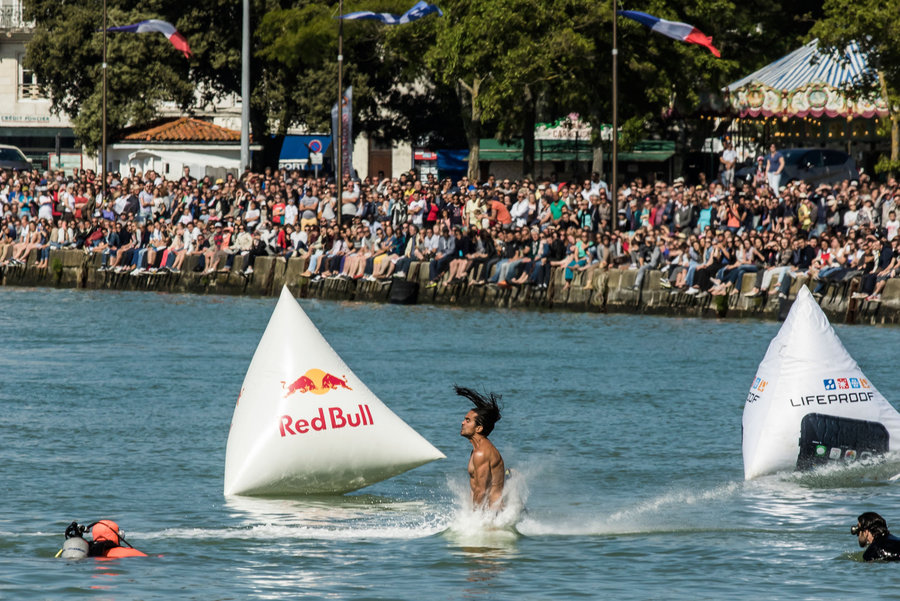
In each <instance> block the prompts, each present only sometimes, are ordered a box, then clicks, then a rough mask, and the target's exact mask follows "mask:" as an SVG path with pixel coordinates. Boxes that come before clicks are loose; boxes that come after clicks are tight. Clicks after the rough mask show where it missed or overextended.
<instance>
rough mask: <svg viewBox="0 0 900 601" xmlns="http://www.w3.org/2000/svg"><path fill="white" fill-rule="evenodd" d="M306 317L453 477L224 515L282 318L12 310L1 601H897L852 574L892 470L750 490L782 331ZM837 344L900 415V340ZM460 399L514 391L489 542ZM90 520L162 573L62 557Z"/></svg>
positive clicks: (364, 315)
mask: <svg viewBox="0 0 900 601" xmlns="http://www.w3.org/2000/svg"><path fill="white" fill-rule="evenodd" d="M302 305H303V307H304V309H305V310H306V311H307V312H308V313H309V315H310V317H311V318H312V319H313V321H315V322H316V324H318V326H319V328H320V330H321V331H322V332H323V334H324V335H325V336H326V338H328V340H329V341H330V342H331V343H332V345H333V346H334V348H335V349H336V350H337V351H338V353H340V354H341V355H342V356H343V357H344V359H345V360H346V361H347V363H348V364H349V365H350V366H351V367H352V368H353V369H354V371H355V372H356V374H357V375H358V376H359V377H360V378H361V379H362V380H363V381H365V382H366V384H367V385H368V386H369V388H371V389H372V390H373V391H374V392H375V393H376V394H378V395H379V396H380V397H381V398H382V400H384V401H385V403H387V404H388V405H389V406H390V407H391V408H392V409H393V410H394V411H395V412H396V413H397V414H399V415H400V416H401V417H403V418H404V419H405V420H406V421H407V422H408V423H410V424H411V425H412V426H413V427H414V428H416V429H417V430H418V431H419V432H421V433H422V434H423V435H424V436H425V437H426V438H428V439H429V440H430V441H431V442H432V443H434V444H435V445H436V446H437V447H438V448H440V449H441V450H442V451H444V452H445V453H446V454H447V459H446V460H444V461H439V462H435V463H432V464H429V465H427V466H424V467H421V468H419V469H416V470H413V471H411V472H408V473H406V474H404V475H402V476H399V477H397V478H394V479H392V480H389V481H387V482H382V483H380V484H377V485H375V486H372V487H370V488H368V489H365V490H362V491H359V492H357V493H354V494H349V495H345V496H342V497H317V498H308V499H303V498H301V499H251V498H237V499H228V500H226V499H225V498H224V497H223V496H222V476H223V465H224V455H225V441H226V437H227V433H228V426H229V423H230V421H231V414H232V411H233V408H234V402H235V398H236V397H237V394H238V391H239V390H240V385H241V382H242V380H243V377H244V373H245V370H246V368H247V366H248V365H249V362H250V358H251V356H252V354H253V351H254V349H255V347H256V344H257V342H258V341H259V338H260V337H261V335H262V332H263V330H264V329H265V325H266V323H267V321H268V319H269V316H270V314H271V312H272V310H273V309H274V307H275V299H274V298H269V299H246V298H224V297H200V296H177V295H160V294H153V293H113V292H83V291H50V290H30V289H10V288H3V289H0V307H2V311H0V409H2V410H0V457H2V468H0V469H2V475H3V479H2V490H0V501H2V502H0V598H4V599H60V598H97V599H112V600H119V599H295V598H301V597H309V598H315V599H319V598H333V599H470V598H476V599H479V598H483V599H516V600H520V599H547V598H558V599H577V598H598V599H602V598H615V599H696V598H704V599H724V598H746V599H756V598H762V597H767V598H783V599H846V598H849V597H855V596H857V595H858V594H859V593H860V592H862V591H868V592H869V593H871V591H875V590H880V591H881V592H880V593H879V594H877V595H876V596H879V597H882V598H884V597H889V596H890V595H892V594H893V595H894V596H900V594H898V593H896V592H895V591H896V587H895V583H896V581H897V571H896V570H897V569H900V568H898V567H897V566H891V565H867V564H863V563H859V562H858V561H856V560H858V557H859V550H858V547H856V540H855V537H852V536H851V535H850V534H849V532H848V530H849V527H850V525H851V524H852V523H855V516H856V515H857V514H858V513H861V512H862V511H867V510H875V511H879V512H881V513H882V514H883V515H885V517H886V518H887V520H888V524H889V525H891V524H894V525H895V526H896V530H898V531H900V503H898V501H900V489H898V486H900V484H894V483H887V479H888V478H889V477H890V476H891V475H893V474H895V473H897V472H898V471H900V463H895V464H892V465H888V466H882V467H877V468H868V469H856V470H849V471H838V472H831V473H826V474H817V475H806V476H797V475H783V476H773V477H769V478H763V479H760V480H757V481H754V482H750V483H745V482H744V481H743V474H742V464H741V452H740V440H741V413H742V411H743V400H744V398H745V396H746V392H747V388H748V385H749V382H750V379H751V377H752V376H753V375H754V373H755V371H756V367H757V364H758V363H759V361H760V360H761V359H762V356H763V354H764V353H765V350H766V347H767V345H768V342H769V340H770V339H771V337H772V336H774V335H775V333H776V331H777V329H778V324H776V323H768V322H738V321H723V322H717V321H710V320H690V319H672V318H654V317H643V316H625V315H587V314H584V315H582V314H569V313H534V312H517V311H473V310H458V309H446V308H435V307H413V308H408V307H394V306H384V305H358V304H336V303H326V302H316V301H303V302H302ZM838 333H839V335H840V336H841V338H842V339H843V341H844V344H845V345H846V346H847V348H848V350H849V351H850V353H851V354H852V355H853V356H854V357H855V358H856V360H857V361H858V362H859V363H860V365H861V367H862V369H863V371H864V372H865V373H866V374H867V376H868V377H869V378H870V379H871V380H872V381H873V382H874V383H875V385H876V386H878V388H879V389H880V390H881V392H882V393H883V394H884V395H885V396H886V397H887V398H888V399H890V400H892V401H893V402H895V403H896V401H897V400H900V380H898V378H897V369H896V360H895V358H894V357H895V356H896V354H897V350H900V345H898V343H897V340H898V330H897V329H883V328H873V327H840V328H839V329H838ZM454 383H459V384H463V385H469V386H474V387H478V388H482V387H483V388H484V389H485V390H494V391H497V392H501V393H502V394H503V395H504V409H505V410H504V413H503V419H502V420H501V421H500V422H499V423H498V425H497V428H496V430H495V432H494V433H493V434H492V435H491V438H492V439H493V440H494V443H495V444H496V445H497V447H498V448H499V449H500V450H501V452H502V453H503V455H504V458H505V459H506V463H507V465H510V466H512V467H514V468H515V469H516V472H517V476H516V479H515V481H514V485H515V490H514V497H515V500H517V501H518V502H519V503H520V504H522V505H524V507H525V509H519V508H518V505H517V504H515V503H512V504H511V505H510V509H509V510H508V511H507V512H506V513H505V514H504V515H503V516H501V518H499V521H500V522H501V523H500V524H499V527H497V526H498V524H493V525H492V526H493V527H491V528H487V527H486V526H489V525H491V524H486V523H485V520H484V519H483V518H482V517H481V516H478V515H473V514H472V513H471V512H470V511H467V510H466V509H465V508H464V503H463V502H462V499H463V498H464V497H465V495H466V494H467V492H466V487H467V483H466V475H465V471H464V470H465V465H466V460H467V457H468V453H469V449H470V447H469V446H467V445H468V443H467V442H466V441H465V440H463V439H461V438H460V437H459V434H458V432H459V422H460V420H461V418H462V416H463V415H464V414H465V412H466V411H467V410H468V407H467V406H466V404H465V403H464V402H463V401H462V399H458V398H456V397H455V396H454V395H453V394H452V391H451V386H452V384H454ZM102 517H107V518H112V519H115V520H117V521H118V522H119V524H120V525H122V527H123V528H124V529H125V531H126V536H127V538H128V539H129V540H130V541H131V542H132V543H133V544H135V546H137V547H138V548H140V549H142V550H144V551H145V552H147V553H149V554H151V555H153V556H154V557H152V558H149V559H145V560H140V559H131V560H119V561H110V562H96V561H83V562H80V563H73V562H65V561H61V560H54V559H53V555H54V553H55V552H56V551H57V550H58V549H59V547H60V545H61V543H62V539H63V537H62V534H63V530H64V529H65V526H66V525H67V524H68V523H69V522H70V521H72V520H78V521H79V522H81V523H86V522H90V521H93V520H95V519H98V518H102ZM861 583H865V584H864V586H862V588H860V584H861ZM867 594H868V593H867Z"/></svg>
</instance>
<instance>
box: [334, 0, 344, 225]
mask: <svg viewBox="0 0 900 601" xmlns="http://www.w3.org/2000/svg"><path fill="white" fill-rule="evenodd" d="M338 12H339V13H340V14H339V15H338V56H337V60H338V103H337V113H338V114H337V140H335V143H336V144H337V165H335V167H334V178H335V181H334V189H335V190H337V199H336V200H335V207H336V210H337V211H338V212H339V211H340V210H341V193H342V192H343V189H344V0H340V1H339V2H338ZM340 222H341V217H340V213H338V223H340Z"/></svg>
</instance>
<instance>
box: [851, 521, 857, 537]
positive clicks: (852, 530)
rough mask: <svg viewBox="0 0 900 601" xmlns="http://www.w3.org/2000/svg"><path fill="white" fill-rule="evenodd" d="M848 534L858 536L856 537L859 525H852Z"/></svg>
mask: <svg viewBox="0 0 900 601" xmlns="http://www.w3.org/2000/svg"><path fill="white" fill-rule="evenodd" d="M850 534H852V535H853V536H858V535H859V524H856V525H854V526H850Z"/></svg>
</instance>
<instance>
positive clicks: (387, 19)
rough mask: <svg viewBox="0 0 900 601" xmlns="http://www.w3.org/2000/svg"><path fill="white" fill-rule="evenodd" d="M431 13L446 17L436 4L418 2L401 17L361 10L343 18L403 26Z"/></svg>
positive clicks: (423, 1) (421, 0)
mask: <svg viewBox="0 0 900 601" xmlns="http://www.w3.org/2000/svg"><path fill="white" fill-rule="evenodd" d="M431 13H437V14H438V16H439V17H442V16H444V13H443V11H441V9H439V8H438V7H437V6H435V5H434V4H428V3H426V2H425V0H420V1H419V2H416V5H415V6H413V7H412V8H411V9H409V10H408V11H406V12H405V13H403V14H402V15H400V16H399V17H398V16H397V15H392V14H390V13H373V12H372V11H370V10H361V11H358V12H355V13H347V14H346V15H343V16H342V17H341V18H342V19H345V20H356V19H365V20H368V21H381V22H382V23H384V24H385V25H403V24H404V23H410V22H412V21H415V20H416V19H421V18H422V17H425V16H427V15H430V14H431Z"/></svg>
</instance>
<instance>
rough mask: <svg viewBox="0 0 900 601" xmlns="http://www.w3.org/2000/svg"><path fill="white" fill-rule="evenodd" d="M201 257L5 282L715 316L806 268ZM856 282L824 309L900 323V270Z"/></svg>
mask: <svg viewBox="0 0 900 601" xmlns="http://www.w3.org/2000/svg"><path fill="white" fill-rule="evenodd" d="M197 260H198V258H197V257H188V258H187V260H186V261H185V264H184V268H183V269H182V271H181V273H178V274H174V273H157V274H145V275H140V276H132V275H130V274H128V273H115V272H113V271H99V270H98V267H99V266H100V257H99V255H89V254H86V253H84V252H83V251H79V250H54V251H51V252H50V260H49V266H48V267H47V268H43V269H38V268H36V267H34V264H35V261H36V253H34V252H33V253H32V254H31V256H29V257H28V261H27V262H26V264H25V265H24V266H23V265H17V266H7V267H2V268H0V284H2V285H3V286H28V287H37V286H46V287H54V288H86V289H91V290H103V289H110V290H153V291H160V292H181V293H194V294H230V295H252V296H276V295H277V294H278V293H279V292H280V290H281V287H282V286H283V285H287V286H288V289H289V290H290V291H291V292H292V293H293V294H294V296H297V297H314V298H322V299H330V300H355V301H362V302H380V303H386V302H407V303H423V304H437V305H456V306H467V307H499V308H523V309H541V310H568V311H597V312H610V313H612V312H616V313H646V314H656V315H675V316H690V317H712V318H729V319H733V318H758V319H772V320H774V319H778V318H779V316H780V317H781V318H783V317H784V315H785V314H786V313H787V310H788V308H789V307H790V303H791V302H792V300H793V298H794V295H795V294H796V292H797V290H799V288H800V286H802V285H803V284H805V283H806V278H805V277H800V278H797V279H795V280H794V281H793V282H792V286H791V293H790V295H789V297H788V298H787V299H779V298H778V295H777V294H776V293H775V292H774V291H773V292H771V293H770V294H768V295H766V296H763V297H757V298H746V297H744V296H741V295H735V296H731V297H723V296H719V297H713V296H709V295H700V296H696V295H695V296H692V295H688V294H684V293H682V292H672V290H670V289H666V288H663V287H662V285H661V283H660V277H659V275H660V274H659V273H655V272H649V273H648V274H647V277H645V278H644V281H643V286H642V288H641V289H640V290H635V289H634V283H635V276H636V275H637V272H636V271H620V270H611V271H599V270H595V271H593V272H590V274H588V272H580V273H577V274H576V276H575V279H574V280H573V281H572V282H571V284H570V285H569V286H566V285H565V280H564V278H563V271H562V270H555V271H554V273H553V277H552V281H551V284H550V286H549V288H547V289H536V288H535V287H533V286H513V287H510V288H499V287H497V286H495V285H483V286H473V285H471V284H469V283H461V284H449V283H441V284H440V285H438V286H432V287H429V286H428V268H427V265H421V266H420V265H419V264H417V263H413V264H412V265H411V266H410V269H409V270H408V273H407V275H406V278H405V282H401V281H400V280H396V279H393V280H388V281H380V282H370V281H366V280H355V281H354V280H345V279H321V280H319V281H316V282H313V281H311V280H310V279H309V278H306V277H304V276H303V273H304V271H305V268H306V262H305V260H304V259H297V258H295V259H290V260H288V261H285V260H284V259H281V258H275V257H259V258H257V260H256V264H255V266H254V271H253V273H252V274H250V275H243V273H242V271H243V264H242V259H241V257H236V258H235V262H234V267H233V269H232V270H231V272H230V273H222V272H219V273H215V274H210V275H202V274H200V273H198V272H195V271H193V268H194V267H195V266H196V265H197ZM755 278H756V276H755V275H754V274H748V275H746V276H744V281H743V283H742V284H743V285H742V288H743V290H749V289H750V288H752V287H753V285H754V284H755ZM855 285H856V282H851V283H848V284H844V285H838V286H832V287H830V288H829V289H828V290H827V291H826V293H825V295H824V296H823V297H822V299H821V300H820V303H821V306H822V309H823V310H824V311H825V313H826V315H828V318H829V319H830V320H831V321H832V322H835V323H859V324H863V323H867V324H893V323H898V322H900V279H892V280H889V281H888V283H887V287H886V288H885V289H884V291H883V292H882V300H881V301H880V302H868V301H864V300H853V299H852V298H851V296H852V293H853V292H854V291H855Z"/></svg>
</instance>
